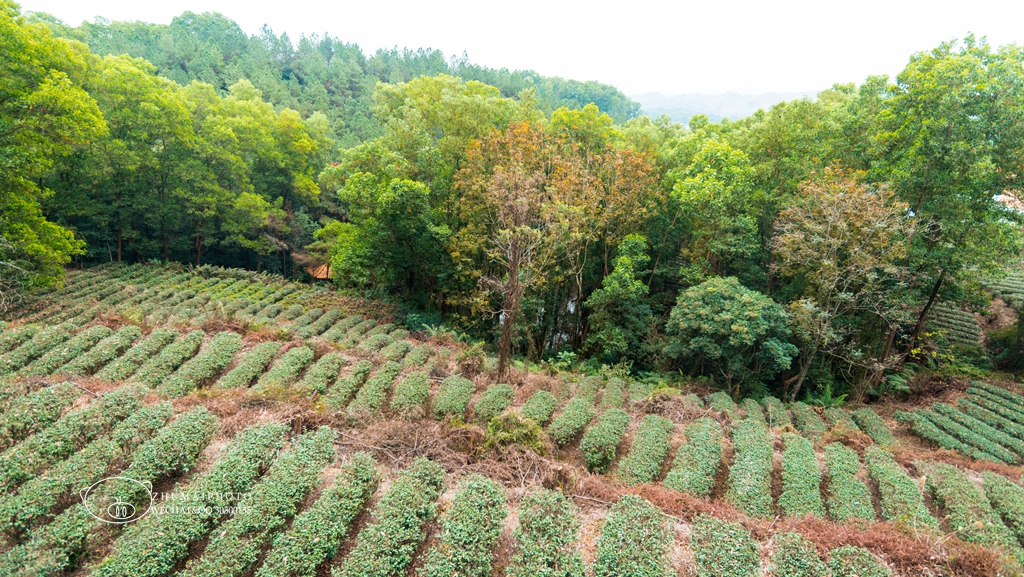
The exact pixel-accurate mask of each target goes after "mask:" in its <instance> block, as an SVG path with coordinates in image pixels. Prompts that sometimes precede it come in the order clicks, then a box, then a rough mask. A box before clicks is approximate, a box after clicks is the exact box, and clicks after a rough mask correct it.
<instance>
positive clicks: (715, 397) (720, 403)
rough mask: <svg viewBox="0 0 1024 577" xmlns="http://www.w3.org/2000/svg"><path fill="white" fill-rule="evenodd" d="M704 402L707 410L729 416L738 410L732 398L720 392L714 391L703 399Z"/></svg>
mask: <svg viewBox="0 0 1024 577" xmlns="http://www.w3.org/2000/svg"><path fill="white" fill-rule="evenodd" d="M704 402H705V403H706V404H707V406H708V408H711V409H714V410H716V411H721V412H723V413H729V414H731V413H732V412H733V411H736V410H738V409H739V408H740V407H739V405H737V404H736V402H735V401H733V400H732V397H730V396H729V395H728V394H726V393H724V392H722V391H716V392H714V393H711V394H710V395H708V396H706V397H704Z"/></svg>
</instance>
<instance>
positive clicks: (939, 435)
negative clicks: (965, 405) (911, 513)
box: [894, 410, 1002, 463]
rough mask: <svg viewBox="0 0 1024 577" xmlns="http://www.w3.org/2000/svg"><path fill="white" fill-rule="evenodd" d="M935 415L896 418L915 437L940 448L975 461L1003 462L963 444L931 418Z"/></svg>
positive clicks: (922, 413) (904, 414)
mask: <svg viewBox="0 0 1024 577" xmlns="http://www.w3.org/2000/svg"><path fill="white" fill-rule="evenodd" d="M933 414H934V413H931V411H921V410H915V411H913V412H909V413H908V412H905V411H897V412H896V413H895V415H894V416H895V417H896V420H897V421H900V422H903V423H908V424H910V429H911V430H912V431H913V432H914V434H915V435H917V436H918V437H921V438H922V439H925V440H927V441H931V442H933V443H935V444H936V445H938V446H939V447H940V448H943V449H948V450H950V451H956V452H958V453H961V454H963V455H966V456H968V457H973V458H975V459H984V460H986V461H992V462H993V463H999V462H1002V460H1001V459H999V458H998V457H995V456H993V455H990V454H988V453H986V452H984V451H981V450H979V449H976V448H974V447H971V446H970V445H968V444H967V443H964V442H961V441H960V440H959V439H957V438H955V437H953V436H952V435H950V434H949V433H946V432H945V431H943V430H942V429H940V428H939V427H938V426H937V425H936V424H935V423H933V422H932V420H931V416H932V415H933Z"/></svg>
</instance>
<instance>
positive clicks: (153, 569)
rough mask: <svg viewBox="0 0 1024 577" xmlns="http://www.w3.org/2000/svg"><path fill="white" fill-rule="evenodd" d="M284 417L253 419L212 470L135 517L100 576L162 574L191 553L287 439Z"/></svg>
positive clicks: (148, 576)
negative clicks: (157, 507) (258, 421)
mask: <svg viewBox="0 0 1024 577" xmlns="http://www.w3.org/2000/svg"><path fill="white" fill-rule="evenodd" d="M286 434H287V429H286V427H285V426H284V425H282V424H280V423H269V424H259V425H251V426H249V427H246V428H245V429H243V430H242V431H241V432H240V433H238V435H236V436H235V438H234V439H232V440H231V441H230V442H229V443H228V445H227V447H225V448H224V449H223V450H222V451H221V453H220V455H218V457H217V460H216V461H215V462H214V463H213V466H212V467H211V468H210V470H209V471H207V472H205V473H203V474H202V475H200V476H199V477H197V478H196V479H195V480H194V481H192V482H191V483H189V484H188V485H186V486H185V487H184V488H182V489H180V490H179V491H176V492H175V493H172V494H171V495H170V497H169V498H168V499H166V501H165V503H166V504H162V505H161V507H162V509H163V510H160V511H158V512H157V513H159V514H150V515H147V516H145V517H143V518H142V519H141V520H139V521H138V522H136V523H134V524H133V526H132V528H131V530H129V531H125V532H124V533H122V534H121V535H120V536H118V538H117V539H116V540H115V541H114V544H113V547H112V549H111V553H110V554H109V555H107V557H106V558H104V559H103V561H102V562H101V563H100V564H99V565H98V566H97V567H96V568H95V569H94V570H93V573H92V574H93V575H94V576H95V577H159V576H162V575H166V574H169V573H170V572H171V571H172V569H173V568H174V567H175V566H176V565H177V564H178V563H180V562H181V561H182V560H184V559H185V558H186V557H188V554H189V546H190V545H192V544H193V543H195V542H197V541H199V540H200V539H203V538H204V537H205V536H206V535H207V534H208V533H209V532H210V531H211V530H212V529H213V527H214V525H215V524H216V522H217V521H218V519H220V518H221V517H222V515H223V513H221V510H222V509H223V508H225V507H234V506H237V504H238V503H237V501H236V499H235V496H237V495H240V494H243V493H245V492H246V491H248V490H249V489H250V488H251V487H252V484H253V483H254V482H255V481H256V480H257V479H258V478H259V476H260V474H262V473H263V471H264V470H265V469H266V468H267V466H269V465H270V463H271V461H272V460H273V458H274V456H275V455H276V454H277V451H278V450H279V449H280V448H281V447H282V446H283V445H284V441H285V436H286Z"/></svg>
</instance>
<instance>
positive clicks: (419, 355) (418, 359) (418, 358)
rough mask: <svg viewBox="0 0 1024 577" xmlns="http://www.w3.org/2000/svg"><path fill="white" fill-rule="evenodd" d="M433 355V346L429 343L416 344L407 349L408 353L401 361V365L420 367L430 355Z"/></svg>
mask: <svg viewBox="0 0 1024 577" xmlns="http://www.w3.org/2000/svg"><path fill="white" fill-rule="evenodd" d="M433 355H434V347H433V346H431V345H416V346H415V347H413V348H412V350H411V351H409V354H407V355H405V359H404V360H403V361H402V366H405V367H422V366H423V365H425V364H427V361H428V360H430V357H432V356H433Z"/></svg>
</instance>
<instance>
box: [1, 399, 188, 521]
mask: <svg viewBox="0 0 1024 577" xmlns="http://www.w3.org/2000/svg"><path fill="white" fill-rule="evenodd" d="M173 413H174V407H173V406H171V404H170V403H157V404H155V405H151V406H149V407H144V408H142V409H140V410H139V411H136V412H135V413H133V414H132V415H131V416H129V417H128V418H127V419H125V420H124V421H122V422H121V424H120V425H118V426H117V427H116V428H115V429H114V431H113V432H112V434H111V435H110V436H109V437H105V438H101V439H97V440H95V441H93V442H91V443H89V444H88V445H86V446H85V447H84V448H83V449H82V450H80V451H78V452H77V453H75V454H73V455H72V456H71V457H70V458H68V459H67V460H65V461H63V462H61V463H60V464H59V465H57V466H56V467H54V468H52V469H50V470H49V471H47V472H46V474H45V475H42V476H39V477H36V478H34V479H32V480H31V481H28V482H27V483H25V484H24V485H23V486H22V487H21V489H20V490H19V491H18V493H17V495H13V496H10V497H9V498H8V499H7V500H5V501H2V502H0V531H4V532H8V533H10V534H12V535H13V536H14V537H15V538H16V539H20V538H21V537H22V536H23V535H24V533H25V532H26V531H28V530H29V529H31V528H32V526H33V525H34V524H35V523H36V521H37V520H39V519H40V518H42V517H43V516H45V515H49V514H52V513H53V512H54V511H55V510H56V509H58V508H60V507H63V506H67V505H70V504H71V503H72V502H73V501H74V499H75V497H77V495H78V491H79V490H80V489H81V488H82V487H88V486H89V485H91V484H92V483H93V482H95V481H96V479H102V478H103V477H104V476H105V473H106V471H107V470H108V469H109V468H110V466H111V463H113V462H115V461H116V460H119V459H124V458H126V457H127V455H129V454H130V453H131V452H132V451H133V450H134V449H135V448H136V447H138V445H139V444H140V443H142V442H144V441H147V440H148V439H150V438H152V437H153V435H155V434H156V432H157V431H158V430H159V429H160V428H161V427H163V426H164V425H165V424H166V423H167V421H168V420H169V419H170V418H171V415H172V414H173Z"/></svg>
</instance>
